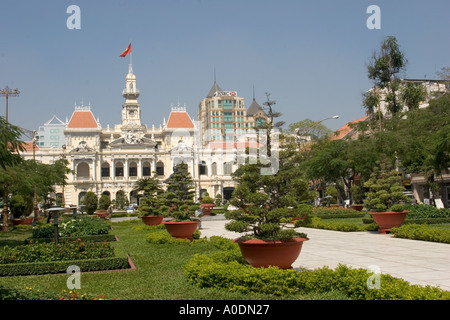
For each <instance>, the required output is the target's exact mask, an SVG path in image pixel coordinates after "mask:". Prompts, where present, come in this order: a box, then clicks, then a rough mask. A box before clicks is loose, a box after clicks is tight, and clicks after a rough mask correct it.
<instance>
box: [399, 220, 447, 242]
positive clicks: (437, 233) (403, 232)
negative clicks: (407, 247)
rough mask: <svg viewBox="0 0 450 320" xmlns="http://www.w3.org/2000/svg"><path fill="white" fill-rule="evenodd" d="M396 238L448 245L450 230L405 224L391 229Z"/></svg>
mask: <svg viewBox="0 0 450 320" xmlns="http://www.w3.org/2000/svg"><path fill="white" fill-rule="evenodd" d="M391 234H393V235H394V236H395V237H396V238H405V239H412V240H423V241H431V242H442V243H450V230H441V229H436V228H430V227H428V226H427V225H423V224H405V225H402V226H400V227H395V228H392V229H391Z"/></svg>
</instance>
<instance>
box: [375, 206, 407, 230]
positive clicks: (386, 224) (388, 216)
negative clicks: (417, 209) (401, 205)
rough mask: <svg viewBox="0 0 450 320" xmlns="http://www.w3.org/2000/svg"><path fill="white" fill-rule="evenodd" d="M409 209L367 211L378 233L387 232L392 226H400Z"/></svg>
mask: <svg viewBox="0 0 450 320" xmlns="http://www.w3.org/2000/svg"><path fill="white" fill-rule="evenodd" d="M408 212H409V211H406V210H405V211H385V212H369V214H370V215H371V216H372V218H373V220H374V221H375V223H376V224H377V225H378V227H379V228H378V232H379V233H387V232H389V231H390V230H391V228H393V227H400V226H401V225H402V223H403V221H404V220H405V217H406V214H407V213H408Z"/></svg>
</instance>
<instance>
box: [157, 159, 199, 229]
mask: <svg viewBox="0 0 450 320" xmlns="http://www.w3.org/2000/svg"><path fill="white" fill-rule="evenodd" d="M165 183H166V184H167V188H166V191H165V192H164V193H163V194H162V195H161V196H160V197H162V203H163V205H162V206H160V208H161V209H162V210H168V215H169V216H171V217H173V218H174V221H188V220H192V217H193V216H194V215H195V210H197V209H198V208H199V206H198V205H195V202H194V196H195V191H194V182H193V181H192V178H191V175H190V173H189V171H188V166H187V164H185V163H183V162H181V163H179V164H177V165H176V166H175V167H174V168H173V173H172V174H171V175H170V176H169V178H167V180H166V181H165Z"/></svg>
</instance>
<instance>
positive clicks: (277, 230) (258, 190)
mask: <svg viewBox="0 0 450 320" xmlns="http://www.w3.org/2000/svg"><path fill="white" fill-rule="evenodd" d="M298 162H299V153H298V152H297V151H296V150H295V149H294V148H292V147H289V146H288V147H287V148H286V149H284V150H281V151H280V152H279V166H278V171H277V172H276V173H275V174H271V175H261V168H263V167H264V165H263V164H261V163H260V162H258V163H256V164H244V165H242V166H241V167H240V168H239V169H238V170H236V172H235V173H234V174H233V176H234V178H235V180H236V181H237V182H238V183H239V184H238V186H237V187H236V188H235V189H234V191H233V195H232V198H231V199H230V203H231V204H232V205H234V206H236V207H238V208H239V210H234V211H228V212H226V213H225V217H226V218H227V219H231V220H233V221H231V222H229V223H228V224H226V225H225V228H226V229H227V230H229V231H235V232H239V233H244V232H250V234H246V235H244V236H243V237H241V239H262V240H273V239H291V238H296V237H302V238H306V235H305V234H303V233H298V232H297V231H295V230H294V227H291V224H290V223H291V221H292V218H294V217H301V216H306V215H308V212H307V211H308V210H305V208H306V207H304V206H302V205H303V204H305V203H308V202H310V201H312V200H313V199H314V194H313V192H312V191H311V190H310V188H309V185H308V181H307V179H305V178H304V175H303V172H302V170H301V169H300V166H299V165H298Z"/></svg>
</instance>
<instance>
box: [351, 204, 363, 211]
mask: <svg viewBox="0 0 450 320" xmlns="http://www.w3.org/2000/svg"><path fill="white" fill-rule="evenodd" d="M350 208H352V209H353V210H356V211H362V209H363V208H364V205H363V204H352V205H350Z"/></svg>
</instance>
